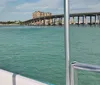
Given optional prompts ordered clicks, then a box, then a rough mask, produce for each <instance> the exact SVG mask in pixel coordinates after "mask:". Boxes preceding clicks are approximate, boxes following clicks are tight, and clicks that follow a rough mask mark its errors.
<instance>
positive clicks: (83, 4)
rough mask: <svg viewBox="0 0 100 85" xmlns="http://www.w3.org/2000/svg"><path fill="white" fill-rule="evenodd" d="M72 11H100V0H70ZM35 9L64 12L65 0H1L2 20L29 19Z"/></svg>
mask: <svg viewBox="0 0 100 85" xmlns="http://www.w3.org/2000/svg"><path fill="white" fill-rule="evenodd" d="M69 4H70V13H81V12H99V11H100V0H69ZM35 11H43V12H51V13H52V14H64V0H0V21H10V20H12V21H14V20H21V21H24V20H28V19H31V18H32V13H33V12H35Z"/></svg>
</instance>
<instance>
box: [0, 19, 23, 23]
mask: <svg viewBox="0 0 100 85" xmlns="http://www.w3.org/2000/svg"><path fill="white" fill-rule="evenodd" d="M0 24H22V21H20V20H19V21H0Z"/></svg>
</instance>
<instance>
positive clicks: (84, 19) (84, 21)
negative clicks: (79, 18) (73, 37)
mask: <svg viewBox="0 0 100 85" xmlns="http://www.w3.org/2000/svg"><path fill="white" fill-rule="evenodd" d="M84 20H85V16H84V15H83V25H84V23H85V21H84Z"/></svg>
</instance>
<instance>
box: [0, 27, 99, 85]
mask: <svg viewBox="0 0 100 85" xmlns="http://www.w3.org/2000/svg"><path fill="white" fill-rule="evenodd" d="M70 56H71V62H72V61H78V62H82V63H90V64H91V63H92V64H96V65H97V64H98V65H100V27H99V26H98V27H89V26H87V27H83V26H80V27H77V26H71V27H70ZM0 68H2V69H5V70H8V71H11V72H14V73H18V74H21V75H23V76H27V77H30V78H33V79H36V80H39V81H42V82H46V83H50V84H54V85H65V57H64V27H52V26H51V27H36V26H35V27H28V26H19V27H0ZM83 73H84V74H85V73H87V72H79V73H78V74H79V80H80V79H82V80H81V81H80V82H79V85H86V84H87V85H91V83H89V82H87V81H91V80H94V79H96V78H98V77H97V76H98V75H97V74H94V73H88V74H87V76H88V75H89V76H92V77H88V78H92V79H90V80H89V79H88V78H87V76H84V74H83ZM86 78H87V79H86ZM84 80H86V82H85V81H84ZM98 81H99V79H98ZM98 81H96V83H95V84H94V83H92V85H97V84H99V83H100V82H98Z"/></svg>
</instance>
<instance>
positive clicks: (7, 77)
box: [0, 69, 48, 85]
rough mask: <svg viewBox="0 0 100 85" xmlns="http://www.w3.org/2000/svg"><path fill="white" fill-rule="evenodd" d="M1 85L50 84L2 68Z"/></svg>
mask: <svg viewBox="0 0 100 85" xmlns="http://www.w3.org/2000/svg"><path fill="white" fill-rule="evenodd" d="M0 85H48V84H45V83H42V82H39V81H37V80H33V79H30V78H27V77H23V76H21V75H18V74H14V73H11V72H8V71H5V70H2V69H0Z"/></svg>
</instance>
